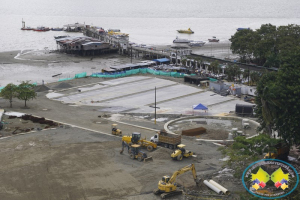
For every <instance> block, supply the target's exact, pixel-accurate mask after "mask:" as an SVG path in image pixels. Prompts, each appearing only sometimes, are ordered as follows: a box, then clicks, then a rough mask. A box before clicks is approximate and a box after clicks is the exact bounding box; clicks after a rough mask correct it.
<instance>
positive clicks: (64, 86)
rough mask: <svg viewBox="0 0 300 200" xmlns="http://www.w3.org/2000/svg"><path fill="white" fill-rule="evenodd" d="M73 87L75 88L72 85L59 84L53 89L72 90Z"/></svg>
mask: <svg viewBox="0 0 300 200" xmlns="http://www.w3.org/2000/svg"><path fill="white" fill-rule="evenodd" d="M71 87H73V86H72V85H71V84H69V83H65V82H62V83H60V84H58V85H57V86H55V87H53V88H55V89H65V88H71Z"/></svg>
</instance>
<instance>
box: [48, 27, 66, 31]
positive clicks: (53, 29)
mask: <svg viewBox="0 0 300 200" xmlns="http://www.w3.org/2000/svg"><path fill="white" fill-rule="evenodd" d="M62 30H63V28H58V27H57V28H51V31H62Z"/></svg>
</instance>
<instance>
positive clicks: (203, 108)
mask: <svg viewBox="0 0 300 200" xmlns="http://www.w3.org/2000/svg"><path fill="white" fill-rule="evenodd" d="M193 109H194V110H208V108H207V107H206V106H204V105H203V104H201V103H200V104H198V105H194V106H193Z"/></svg>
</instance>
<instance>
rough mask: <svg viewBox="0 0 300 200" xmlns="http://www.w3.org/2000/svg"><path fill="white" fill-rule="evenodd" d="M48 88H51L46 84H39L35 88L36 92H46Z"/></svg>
mask: <svg viewBox="0 0 300 200" xmlns="http://www.w3.org/2000/svg"><path fill="white" fill-rule="evenodd" d="M48 90H50V88H48V87H47V86H46V85H38V86H36V87H35V88H34V91H35V92H44V91H48Z"/></svg>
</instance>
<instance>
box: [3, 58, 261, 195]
mask: <svg viewBox="0 0 300 200" xmlns="http://www.w3.org/2000/svg"><path fill="white" fill-rule="evenodd" d="M59 56H61V57H59V58H58V55H56V54H52V55H47V54H37V53H34V54H33V55H30V54H24V55H21V56H20V57H21V58H26V59H27V60H26V61H22V62H24V63H25V64H27V65H31V61H30V60H28V58H31V59H37V57H39V59H45V60H46V59H47V60H48V61H44V62H43V63H40V64H39V67H40V68H43V69H48V70H42V71H47V72H46V73H47V74H40V76H41V77H46V78H47V75H48V78H47V79H46V78H45V80H47V81H49V82H47V83H46V84H44V85H42V84H41V85H38V87H37V88H36V92H37V97H36V98H35V99H32V100H30V101H29V102H28V106H29V108H24V102H23V101H21V100H18V99H14V102H13V108H10V107H9V102H7V101H6V100H5V99H0V103H1V104H0V105H1V110H0V112H1V113H3V115H2V119H1V121H2V122H3V127H2V130H0V134H1V138H0V143H1V148H0V151H1V152H2V153H1V155H0V159H1V161H2V162H3V163H5V164H4V165H1V166H0V168H1V173H0V178H1V183H0V199H6V200H10V199H11V200H32V199H67V200H87V199H88V200H98V199H129V200H139V199H141V200H142V199H143V200H144V199H146V200H147V199H149V200H150V199H151V200H152V199H162V198H169V199H228V200H229V199H230V200H231V199H240V193H241V192H245V189H244V187H243V184H242V180H241V179H240V178H236V177H234V170H233V169H232V168H229V167H228V166H226V165H225V162H226V160H228V158H226V157H225V158H224V156H223V155H222V153H221V152H220V151H218V149H219V147H220V146H224V145H225V146H226V145H228V144H230V143H231V142H232V138H233V137H234V136H236V135H241V136H245V137H246V138H251V137H253V136H255V135H257V132H256V128H257V126H258V123H257V122H255V120H254V119H253V118H240V117H237V116H236V115H235V112H234V110H235V105H236V104H239V103H243V104H245V103H246V104H249V105H250V104H251V103H247V102H244V101H243V100H242V99H241V98H238V97H236V96H232V95H229V96H225V97H224V96H221V95H219V94H216V93H214V92H212V91H209V88H208V87H205V86H204V87H202V86H201V87H200V86H198V85H195V84H190V83H188V82H185V81H184V79H183V78H177V77H168V76H159V75H155V74H137V75H131V76H127V77H121V78H101V77H85V78H76V79H70V80H66V81H59V82H57V81H52V82H50V81H51V80H54V79H55V77H54V78H53V77H50V75H52V74H57V73H58V72H59V71H58V69H61V65H63V66H66V67H70V66H76V65H78V64H76V63H78V62H80V67H78V69H76V68H75V67H74V68H73V69H72V70H74V72H75V71H76V73H77V72H78V70H82V69H84V70H86V69H87V70H90V71H92V70H93V69H91V68H93V67H94V66H95V67H99V65H100V64H99V63H103V64H102V65H101V68H103V69H104V68H105V67H107V66H112V65H122V64H125V63H128V62H129V60H130V58H122V59H117V58H114V57H111V58H94V59H93V61H91V60H88V59H86V58H77V57H74V58H72V59H73V60H71V61H70V60H67V59H66V57H67V56H66V57H63V55H59ZM3 58H4V59H7V58H9V59H11V58H10V56H8V55H6V57H3ZM59 59H61V61H60V60H59ZM52 60H55V61H56V62H58V63H53V62H52ZM9 61H10V62H12V61H11V60H9ZM12 65H16V66H18V65H19V63H18V61H15V63H13V64H12ZM22 65H23V63H22ZM49 65H51V68H48V66H49ZM33 69H36V68H33ZM51 70H53V71H51ZM68 70H70V69H68ZM96 70H98V71H99V68H97V69H96ZM100 70H101V69H100ZM42 71H41V72H38V73H42ZM4 72H5V71H4ZM36 73H37V72H36ZM16 75H17V74H16ZM18 77H19V76H18ZM199 103H202V104H204V105H206V106H207V108H208V109H207V110H206V109H204V110H195V109H193V108H195V107H194V106H195V105H198V104H199ZM262 158H263V156H262Z"/></svg>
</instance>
